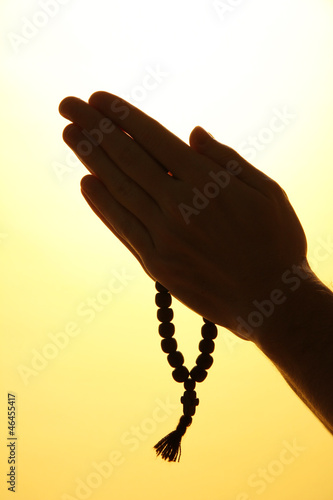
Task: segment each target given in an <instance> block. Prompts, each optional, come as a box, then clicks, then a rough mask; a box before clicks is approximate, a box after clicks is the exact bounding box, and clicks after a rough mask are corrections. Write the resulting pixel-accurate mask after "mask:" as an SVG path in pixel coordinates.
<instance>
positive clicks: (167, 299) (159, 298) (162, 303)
mask: <svg viewBox="0 0 333 500" xmlns="http://www.w3.org/2000/svg"><path fill="white" fill-rule="evenodd" d="M171 302H172V300H171V295H170V294H169V293H157V294H156V295H155V304H156V305H157V307H169V306H170V305H171Z"/></svg>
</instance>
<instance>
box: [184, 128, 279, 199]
mask: <svg viewBox="0 0 333 500" xmlns="http://www.w3.org/2000/svg"><path fill="white" fill-rule="evenodd" d="M190 145H191V147H193V149H195V150H196V151H197V152H199V153H201V154H203V155H204V156H206V157H208V158H210V159H211V160H213V161H214V162H216V163H219V165H221V166H223V167H225V168H226V169H227V170H228V171H230V172H231V173H233V174H234V175H237V179H239V180H241V181H242V182H244V183H245V184H247V185H248V186H250V187H252V188H254V189H256V190H257V191H259V192H260V193H261V194H263V195H265V196H268V195H269V192H270V189H271V188H272V187H275V186H276V182H275V181H274V180H273V179H271V178H270V177H268V176H267V175H266V174H264V173H263V172H261V171H260V170H258V169H257V168H255V167H254V166H253V165H251V164H250V163H249V162H248V161H246V160H245V159H244V158H243V157H242V156H240V155H239V154H238V153H237V151H235V150H234V149H232V148H230V147H228V146H225V145H224V144H221V143H219V142H218V141H216V140H215V139H214V138H213V136H211V135H210V134H209V133H208V132H206V131H205V130H204V129H203V128H202V127H195V128H194V129H193V130H192V132H191V135H190Z"/></svg>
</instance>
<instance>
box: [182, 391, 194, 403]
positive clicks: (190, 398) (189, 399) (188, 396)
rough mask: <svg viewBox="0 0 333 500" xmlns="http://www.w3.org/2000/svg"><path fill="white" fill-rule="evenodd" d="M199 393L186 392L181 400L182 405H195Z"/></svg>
mask: <svg viewBox="0 0 333 500" xmlns="http://www.w3.org/2000/svg"><path fill="white" fill-rule="evenodd" d="M196 397H197V393H196V392H195V391H185V392H184V394H183V396H182V397H181V398H180V401H181V403H183V404H187V403H189V404H194V401H195V400H196Z"/></svg>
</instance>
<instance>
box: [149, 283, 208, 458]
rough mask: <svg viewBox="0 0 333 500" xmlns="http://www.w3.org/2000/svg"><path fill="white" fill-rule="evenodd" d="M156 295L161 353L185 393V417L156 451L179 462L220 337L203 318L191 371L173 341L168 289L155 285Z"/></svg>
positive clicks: (182, 400)
mask: <svg viewBox="0 0 333 500" xmlns="http://www.w3.org/2000/svg"><path fill="white" fill-rule="evenodd" d="M155 287H156V290H157V293H156V295H155V303H156V305H157V307H158V308H159V309H158V310H157V318H158V320H159V321H160V325H159V328H158V332H159V334H160V336H161V337H162V341H161V347H162V351H163V352H165V353H167V354H168V358H167V359H168V362H169V364H170V366H171V367H172V368H174V370H173V372H172V377H173V379H174V380H175V381H176V382H179V383H184V388H185V392H184V395H183V396H182V397H181V403H182V404H183V415H182V416H181V418H180V420H179V423H178V426H177V428H176V430H175V431H173V432H171V433H170V434H168V436H166V437H165V438H163V439H161V441H159V442H158V443H157V444H156V445H155V446H154V448H155V449H156V454H157V455H161V456H162V458H163V459H164V460H168V461H170V462H176V461H177V460H178V462H179V460H180V455H181V446H180V442H181V438H182V436H183V435H184V434H185V432H186V429H187V427H189V426H190V425H191V423H192V416H193V415H194V414H195V411H196V406H198V404H199V399H198V398H197V395H196V391H195V390H194V389H195V386H196V383H197V382H203V380H205V378H206V377H207V370H208V369H209V368H210V367H211V366H212V364H213V357H212V356H211V353H212V352H213V351H214V349H215V344H214V339H215V338H216V337H217V328H216V326H215V324H214V323H212V322H211V321H209V320H207V319H205V318H203V321H204V324H203V326H202V327H201V335H202V340H201V341H200V343H199V351H200V352H201V354H200V355H199V356H198V357H197V359H196V366H194V367H193V368H192V370H191V371H189V370H188V369H187V368H186V366H184V356H183V355H182V353H181V352H180V351H177V341H176V339H174V338H173V336H174V333H175V326H174V324H173V323H171V321H172V319H173V310H172V309H171V307H170V306H171V302H172V298H171V295H170V293H169V291H168V289H167V288H165V287H164V286H163V285H161V284H160V283H158V282H156V284H155Z"/></svg>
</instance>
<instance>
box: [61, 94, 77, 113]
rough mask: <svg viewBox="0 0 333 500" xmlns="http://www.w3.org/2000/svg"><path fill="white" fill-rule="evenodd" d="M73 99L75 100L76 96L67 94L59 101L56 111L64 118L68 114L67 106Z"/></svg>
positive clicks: (68, 106)
mask: <svg viewBox="0 0 333 500" xmlns="http://www.w3.org/2000/svg"><path fill="white" fill-rule="evenodd" d="M75 100H76V101H77V100H78V98H77V97H74V96H67V97H65V98H64V99H63V100H62V101H61V102H60V104H59V107H58V111H59V113H60V114H61V115H62V116H63V117H64V118H67V116H68V115H69V108H70V106H71V104H73V102H74V101H75Z"/></svg>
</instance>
